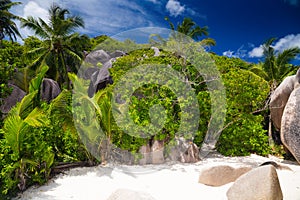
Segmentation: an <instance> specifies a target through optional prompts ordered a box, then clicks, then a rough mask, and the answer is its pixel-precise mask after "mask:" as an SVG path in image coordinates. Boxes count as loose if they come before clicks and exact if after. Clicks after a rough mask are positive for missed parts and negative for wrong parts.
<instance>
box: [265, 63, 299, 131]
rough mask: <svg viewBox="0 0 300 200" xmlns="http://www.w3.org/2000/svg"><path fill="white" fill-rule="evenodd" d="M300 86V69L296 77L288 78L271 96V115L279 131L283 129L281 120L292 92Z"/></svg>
mask: <svg viewBox="0 0 300 200" xmlns="http://www.w3.org/2000/svg"><path fill="white" fill-rule="evenodd" d="M299 85H300V69H299V70H298V71H297V73H296V75H293V76H288V77H286V78H285V79H284V80H283V81H282V83H281V84H280V85H279V86H278V87H277V88H276V90H275V91H274V93H273V94H272V95H271V100H270V113H271V119H272V122H273V124H274V126H275V128H276V129H277V130H280V129H281V119H282V115H283V111H284V108H285V105H286V103H287V102H288V99H289V97H290V94H291V93H292V91H293V90H294V89H295V88H297V87H298V86H299Z"/></svg>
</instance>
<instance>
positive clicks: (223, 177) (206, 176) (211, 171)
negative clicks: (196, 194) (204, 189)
mask: <svg viewBox="0 0 300 200" xmlns="http://www.w3.org/2000/svg"><path fill="white" fill-rule="evenodd" d="M251 169H252V168H251V167H238V168H234V167H231V166H228V165H220V166H213V167H208V168H206V169H204V170H203V171H201V173H200V176H199V183H202V184H205V185H209V186H222V185H225V184H227V183H230V182H234V181H235V180H236V179H237V178H239V177H240V176H241V175H243V174H245V173H247V172H249V171H250V170H251Z"/></svg>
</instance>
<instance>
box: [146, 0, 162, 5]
mask: <svg viewBox="0 0 300 200" xmlns="http://www.w3.org/2000/svg"><path fill="white" fill-rule="evenodd" d="M146 1H150V2H152V3H154V4H159V3H160V2H159V0H146Z"/></svg>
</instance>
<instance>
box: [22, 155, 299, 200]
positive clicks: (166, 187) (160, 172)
mask: <svg viewBox="0 0 300 200" xmlns="http://www.w3.org/2000/svg"><path fill="white" fill-rule="evenodd" d="M270 160H272V161H276V162H279V163H281V164H282V165H285V166H288V167H290V168H291V169H292V171H291V170H285V169H283V170H277V173H278V177H279V181H280V185H281V189H282V193H283V196H284V199H285V200H300V165H298V164H297V163H296V162H288V161H284V160H281V159H278V158H276V157H270V158H265V157H261V156H257V155H251V156H247V157H222V156H212V157H210V158H206V159H204V160H202V161H200V162H197V163H193V164H188V163H184V164H183V163H166V164H162V165H144V166H137V165H134V166H126V165H115V164H107V165H105V166H101V165H99V166H96V167H89V168H75V169H71V170H69V171H66V172H65V173H64V174H60V175H58V176H57V177H55V178H53V179H51V180H50V181H49V182H48V183H47V184H45V185H43V186H40V187H36V186H35V187H31V188H29V189H28V190H26V191H25V192H24V193H23V194H22V195H20V196H19V197H18V199H23V200H30V199H32V200H68V199H72V200H107V199H108V198H109V196H110V195H111V194H112V193H113V192H115V191H116V190H118V189H129V190H132V191H139V192H144V193H147V194H150V195H151V196H152V197H153V198H154V199H156V200H167V199H172V200H177V199H178V200H181V199H188V200H199V199H214V200H218V199H220V200H221V199H222V200H224V199H227V197H226V192H227V190H228V189H229V188H230V186H231V185H232V184H233V183H228V184H226V185H223V186H220V187H211V186H206V185H204V184H200V183H198V179H199V174H200V171H201V170H202V169H204V167H208V166H216V165H229V166H233V167H238V166H253V167H257V166H259V165H260V164H261V163H263V162H266V161H270Z"/></svg>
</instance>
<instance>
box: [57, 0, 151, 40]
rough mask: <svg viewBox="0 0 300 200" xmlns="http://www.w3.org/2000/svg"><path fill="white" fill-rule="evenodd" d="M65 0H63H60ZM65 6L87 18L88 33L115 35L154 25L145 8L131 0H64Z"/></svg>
mask: <svg viewBox="0 0 300 200" xmlns="http://www.w3.org/2000/svg"><path fill="white" fill-rule="evenodd" d="M60 1H63V0H60ZM63 6H64V7H66V8H70V10H71V12H73V11H75V13H78V14H79V15H80V16H82V17H83V18H84V20H85V29H84V30H83V31H84V32H85V33H87V34H103V33H105V34H109V35H114V34H117V33H119V32H120V31H124V30H128V29H131V28H137V27H144V26H153V23H152V22H151V17H150V16H148V13H147V11H146V10H144V8H143V7H142V6H140V5H138V4H137V3H135V2H132V1H130V0H114V1H107V0H100V1H99V0H89V2H88V3H86V2H85V1H82V0H64V1H63Z"/></svg>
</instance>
